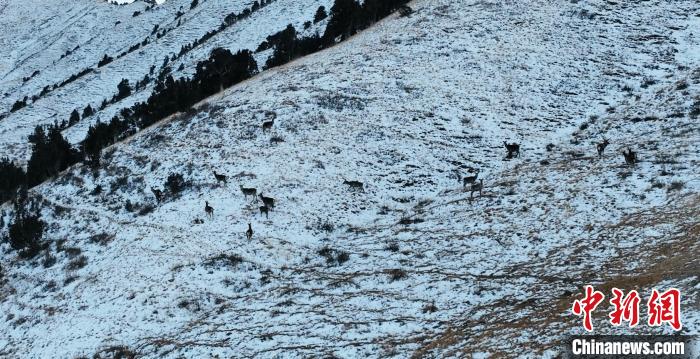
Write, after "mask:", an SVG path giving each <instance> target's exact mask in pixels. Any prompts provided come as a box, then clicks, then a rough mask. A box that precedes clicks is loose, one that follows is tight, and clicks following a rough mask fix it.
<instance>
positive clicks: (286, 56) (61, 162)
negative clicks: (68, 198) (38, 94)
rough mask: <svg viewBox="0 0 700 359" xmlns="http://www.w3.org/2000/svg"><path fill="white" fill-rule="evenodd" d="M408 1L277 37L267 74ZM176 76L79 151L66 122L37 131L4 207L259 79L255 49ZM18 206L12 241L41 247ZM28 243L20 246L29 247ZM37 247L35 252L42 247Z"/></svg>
mask: <svg viewBox="0 0 700 359" xmlns="http://www.w3.org/2000/svg"><path fill="white" fill-rule="evenodd" d="M269 2H270V1H269V0H268V3H269ZM407 2H408V0H386V1H382V0H365V1H364V3H363V4H360V3H358V2H357V1H355V0H336V1H335V4H334V5H333V7H332V8H331V10H330V15H328V17H329V19H328V24H327V27H326V31H325V33H324V34H323V35H318V34H315V35H312V36H308V37H301V38H300V37H298V33H297V31H296V29H295V28H294V27H293V26H292V25H289V26H287V27H286V28H285V29H284V30H282V31H280V32H278V33H276V34H274V35H271V36H269V37H268V38H267V39H266V40H265V42H263V43H262V44H261V45H260V46H259V47H258V51H263V50H266V49H270V48H274V50H273V54H272V55H271V56H270V58H269V59H268V60H267V62H266V64H265V67H264V68H265V69H267V68H271V67H275V66H279V65H282V64H285V63H287V62H289V61H292V60H293V59H295V58H297V57H300V56H304V55H307V54H310V53H313V52H315V51H318V50H321V49H324V48H327V47H329V46H332V45H333V44H335V43H337V42H340V41H343V40H345V39H346V38H348V37H349V36H352V35H353V34H355V33H356V32H358V31H360V30H362V29H365V28H367V27H368V26H370V25H371V24H373V23H374V22H376V21H378V20H380V19H381V18H383V17H386V16H387V15H389V14H391V13H392V12H394V11H395V10H397V9H399V8H400V7H401V6H403V5H405V3H407ZM263 3H264V2H263ZM258 6H260V5H258ZM325 18H326V13H325V9H323V8H319V10H318V11H317V12H316V15H315V16H314V22H319V21H322V20H324V19H325ZM169 73H170V71H168V69H166V71H162V72H161V75H160V76H158V78H157V79H156V84H155V87H154V90H153V92H152V94H151V95H150V96H149V98H148V99H147V100H146V101H145V102H137V103H136V104H134V105H133V106H131V107H129V108H124V109H122V110H121V111H120V113H119V115H117V116H114V117H113V118H112V120H111V121H109V123H101V122H99V121H98V122H97V123H96V124H95V125H93V126H90V128H89V129H88V133H87V135H86V137H85V139H84V140H83V141H82V142H81V143H80V146H79V149H75V148H73V147H72V146H71V145H70V143H69V142H68V141H67V140H66V139H65V138H64V137H63V136H62V134H61V130H62V128H63V127H64V126H62V125H60V124H58V123H55V124H53V125H50V126H46V127H42V126H37V127H36V128H35V130H34V133H33V134H32V135H31V136H30V137H29V141H30V143H31V144H32V153H31V157H30V159H29V161H28V163H27V169H26V171H25V170H24V169H23V168H22V167H21V166H18V165H16V164H15V163H13V162H12V161H10V160H9V159H7V158H4V159H0V203H4V202H6V201H8V200H11V199H13V198H18V197H17V193H25V194H26V190H27V189H28V188H31V187H34V186H36V185H38V184H40V183H42V182H44V181H45V180H47V179H49V178H51V177H54V176H56V175H58V174H59V173H60V172H61V171H63V170H65V169H66V168H68V167H69V166H71V165H73V164H75V163H78V162H81V161H82V162H85V163H88V164H91V165H98V164H99V159H100V152H101V151H102V149H104V148H105V147H107V146H109V145H111V144H114V143H115V142H117V141H119V140H121V139H124V138H126V137H128V136H130V135H132V134H134V133H136V132H137V131H138V130H140V129H143V128H146V127H148V126H150V125H152V124H154V123H155V122H157V121H159V120H161V119H163V118H165V117H167V116H170V115H172V114H175V113H177V112H182V111H186V110H189V109H190V108H191V107H192V106H193V105H194V104H196V103H197V102H199V101H201V100H203V99H205V98H207V97H209V96H211V95H213V94H215V93H217V92H219V91H222V90H223V89H225V88H228V87H231V86H233V85H235V84H237V83H240V82H241V81H244V80H246V79H248V78H250V77H252V76H254V75H255V74H257V73H258V65H257V63H256V61H255V59H254V57H253V52H251V51H250V50H241V51H238V52H237V53H235V54H234V53H231V51H229V50H227V49H223V48H216V49H214V50H212V52H211V53H210V56H209V58H208V59H206V60H204V61H200V62H199V63H197V66H196V71H195V74H194V75H193V76H192V77H191V78H189V77H184V78H180V79H177V80H176V79H174V78H173V76H172V75H170V74H169ZM129 95H130V88H129V86H128V81H126V82H124V81H122V82H121V83H120V85H119V86H118V94H117V95H116V96H115V98H118V99H121V98H124V97H126V96H129ZM93 112H94V110H93V109H92V108H91V107H90V106H89V105H88V107H86V108H85V110H84V111H83V117H87V116H90V115H92V113H93ZM79 118H80V117H79V113H78V111H77V110H74V111H73V112H72V113H71V116H70V119H69V123H75V122H77V121H79ZM18 190H19V191H18ZM17 203H20V202H17ZM15 207H16V215H15V222H14V223H13V226H16V227H14V229H13V231H14V232H15V233H14V236H11V237H13V238H25V240H26V243H30V242H31V243H36V242H37V241H34V240H32V238H35V237H36V236H37V235H38V236H39V237H40V234H37V233H35V232H36V231H37V229H38V230H39V232H41V230H42V229H43V222H41V219H40V218H39V215H38V211H32V213H31V214H29V213H28V212H27V211H26V210H24V209H22V208H17V205H16V206H15ZM25 240H20V242H21V243H25ZM20 242H17V243H15V244H17V245H13V247H14V248H15V249H20V248H24V247H23V245H22V244H19V243H20ZM32 246H34V245H33V244H32ZM32 249H34V250H35V249H36V247H32ZM32 252H34V251H32Z"/></svg>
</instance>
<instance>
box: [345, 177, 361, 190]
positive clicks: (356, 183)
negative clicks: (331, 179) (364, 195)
mask: <svg viewBox="0 0 700 359" xmlns="http://www.w3.org/2000/svg"><path fill="white" fill-rule="evenodd" d="M343 184H346V185H348V186H350V188H352V189H353V190H357V191H360V192H364V191H365V184H364V183H362V182H360V181H348V180H346V179H343Z"/></svg>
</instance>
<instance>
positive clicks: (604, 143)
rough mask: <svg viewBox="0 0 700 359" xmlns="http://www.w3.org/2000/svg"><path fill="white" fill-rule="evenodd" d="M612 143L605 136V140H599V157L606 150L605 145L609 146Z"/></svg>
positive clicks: (597, 147) (597, 145) (597, 146)
mask: <svg viewBox="0 0 700 359" xmlns="http://www.w3.org/2000/svg"><path fill="white" fill-rule="evenodd" d="M609 144H610V141H608V139H607V138H605V137H603V142H598V143H597V144H596V149H597V150H598V157H602V156H603V153H604V152H605V147H608V145H609Z"/></svg>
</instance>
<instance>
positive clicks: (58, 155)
mask: <svg viewBox="0 0 700 359" xmlns="http://www.w3.org/2000/svg"><path fill="white" fill-rule="evenodd" d="M29 141H30V142H31V143H32V145H33V146H32V156H31V157H30V158H29V162H28V163H27V185H28V186H29V187H34V186H36V185H38V184H40V183H42V182H43V181H44V180H46V179H47V178H49V177H52V176H55V175H57V174H58V173H59V172H61V171H63V170H64V169H66V168H68V166H70V165H72V164H74V163H76V162H77V161H78V159H79V157H78V154H77V152H76V151H75V150H74V149H73V148H72V147H71V145H70V143H68V141H66V140H65V139H64V138H63V135H61V130H60V128H59V126H58V125H54V126H51V127H49V129H48V133H47V132H46V131H45V130H44V128H43V127H41V126H37V127H36V129H35V130H34V133H33V134H32V135H31V136H29Z"/></svg>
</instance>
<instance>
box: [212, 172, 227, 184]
mask: <svg viewBox="0 0 700 359" xmlns="http://www.w3.org/2000/svg"><path fill="white" fill-rule="evenodd" d="M214 177H215V178H216V183H217V184H219V183H221V182H223V183H224V184H227V183H228V182H227V181H226V180H227V178H226V175H222V174H218V173H216V171H214Z"/></svg>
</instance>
